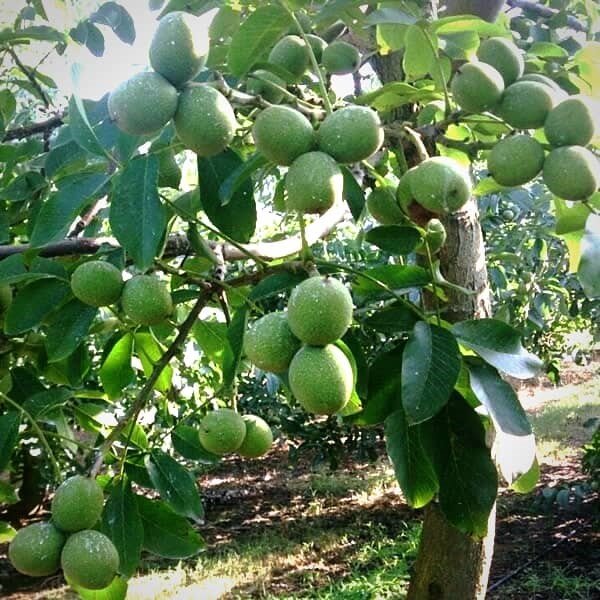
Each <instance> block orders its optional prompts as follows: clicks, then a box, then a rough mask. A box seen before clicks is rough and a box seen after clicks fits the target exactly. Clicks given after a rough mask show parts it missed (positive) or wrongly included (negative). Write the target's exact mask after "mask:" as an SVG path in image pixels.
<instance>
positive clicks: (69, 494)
mask: <svg viewBox="0 0 600 600" xmlns="http://www.w3.org/2000/svg"><path fill="white" fill-rule="evenodd" d="M103 506H104V493H103V492H102V488H101V487H100V486H99V485H98V483H97V482H96V480H95V479H90V478H89V477H83V476H82V475H75V476H73V477H69V479H67V480H66V481H64V482H63V483H61V484H60V485H59V486H58V488H57V490H56V493H55V494H54V498H53V499H52V521H53V522H54V524H55V525H56V526H57V527H58V528H59V529H62V530H63V531H68V532H73V531H81V530H82V529H89V528H90V527H93V526H94V525H95V524H96V523H97V522H98V521H99V519H100V515H101V514H102V507H103Z"/></svg>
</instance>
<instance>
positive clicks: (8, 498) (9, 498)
mask: <svg viewBox="0 0 600 600" xmlns="http://www.w3.org/2000/svg"><path fill="white" fill-rule="evenodd" d="M18 501H19V494H17V490H15V488H13V486H12V485H11V484H10V483H8V482H7V481H3V480H2V479H0V504H16V503H17V502H18ZM3 524H4V523H3V522H2V521H0V544H2V543H3V542H2V530H1V526H2V525H3Z"/></svg>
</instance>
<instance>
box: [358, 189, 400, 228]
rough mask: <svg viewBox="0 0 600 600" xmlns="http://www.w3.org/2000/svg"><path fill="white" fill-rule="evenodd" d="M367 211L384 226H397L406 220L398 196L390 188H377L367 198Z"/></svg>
mask: <svg viewBox="0 0 600 600" xmlns="http://www.w3.org/2000/svg"><path fill="white" fill-rule="evenodd" d="M367 210H368V211H369V213H371V216H372V217H373V218H374V219H375V220H376V221H377V222H379V223H381V224H382V225H397V224H398V223H402V222H403V221H404V220H405V216H404V213H403V212H402V209H401V208H400V205H399V204H398V201H397V200H396V194H395V193H394V191H393V190H392V189H391V188H389V187H379V188H375V189H374V190H373V191H372V192H371V193H370V194H369V195H368V196H367Z"/></svg>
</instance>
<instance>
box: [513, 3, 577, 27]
mask: <svg viewBox="0 0 600 600" xmlns="http://www.w3.org/2000/svg"><path fill="white" fill-rule="evenodd" d="M506 3H507V4H508V6H509V7H510V8H520V9H521V10H527V11H529V12H532V13H535V14H536V15H538V16H540V17H543V18H545V19H551V18H552V17H554V16H556V15H557V14H558V13H559V12H560V11H559V10H558V9H557V8H550V7H549V6H544V5H543V4H539V3H538V2H531V1H530V0H507V2H506ZM567 25H568V26H569V27H570V28H571V29H574V30H575V31H587V30H588V28H587V27H586V26H585V25H584V24H583V23H582V22H581V21H580V20H579V19H577V18H575V17H574V16H573V15H568V16H567Z"/></svg>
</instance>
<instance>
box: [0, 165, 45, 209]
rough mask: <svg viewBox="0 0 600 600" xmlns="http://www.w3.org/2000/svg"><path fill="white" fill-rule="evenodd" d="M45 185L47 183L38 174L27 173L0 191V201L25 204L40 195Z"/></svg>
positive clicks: (33, 172) (34, 172)
mask: <svg viewBox="0 0 600 600" xmlns="http://www.w3.org/2000/svg"><path fill="white" fill-rule="evenodd" d="M47 185H48V183H47V181H46V180H45V179H44V178H43V177H42V176H41V175H40V174H39V173H38V172H36V171H27V173H23V174H22V175H19V176H18V177H15V178H14V179H13V180H12V181H11V182H10V183H9V184H8V185H7V186H5V187H4V188H2V189H0V199H4V200H8V201H9V202H25V201H26V200H30V199H31V198H32V197H33V196H34V195H36V194H38V193H40V192H41V191H42V190H43V189H44V188H46V187H47Z"/></svg>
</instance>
